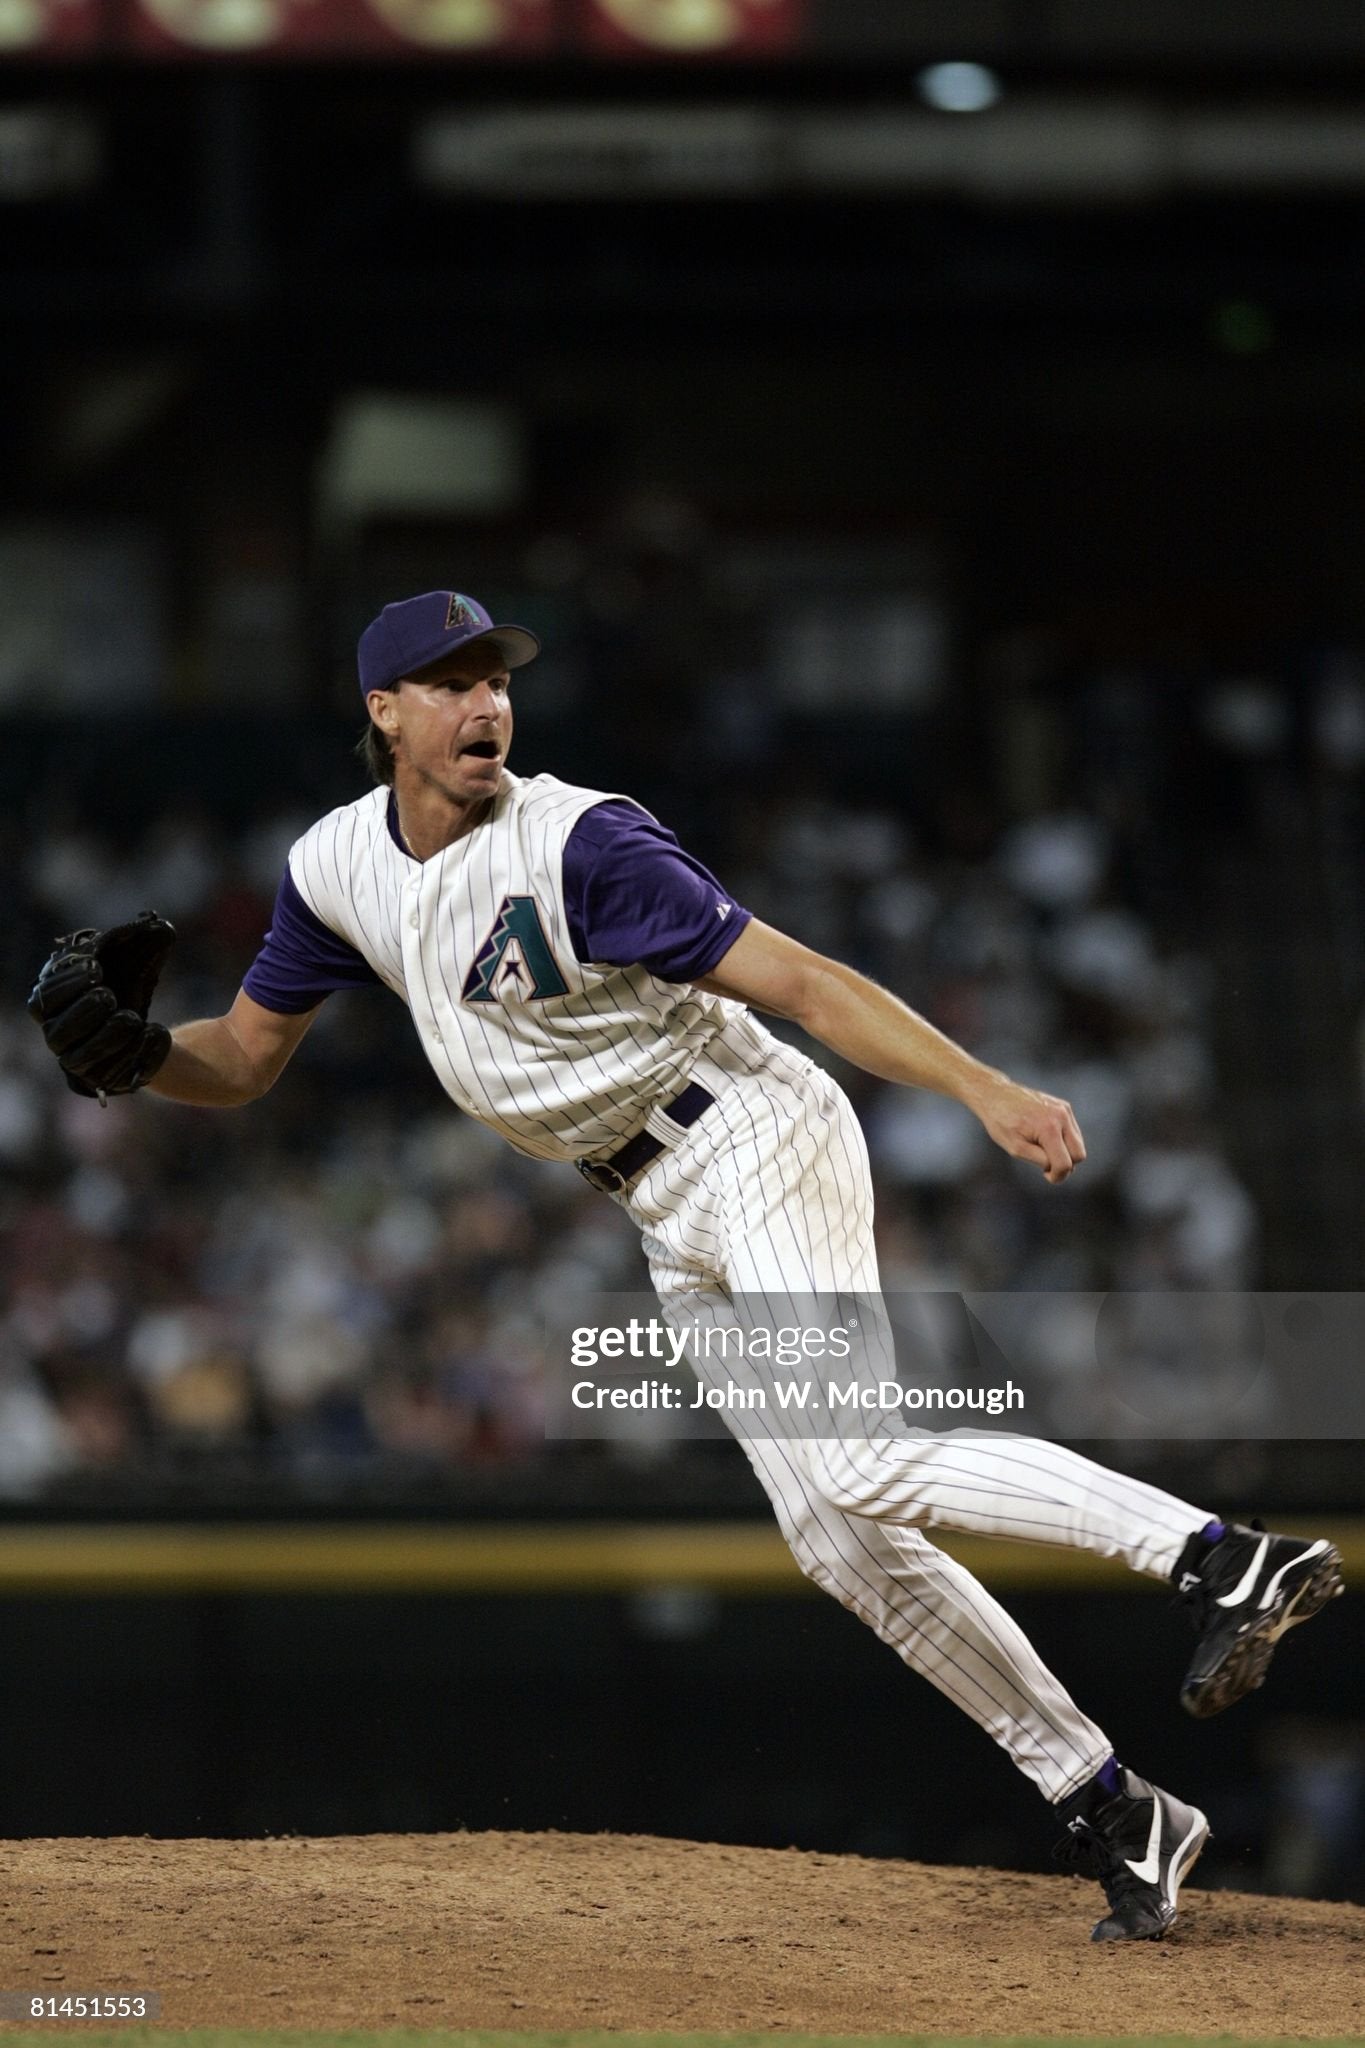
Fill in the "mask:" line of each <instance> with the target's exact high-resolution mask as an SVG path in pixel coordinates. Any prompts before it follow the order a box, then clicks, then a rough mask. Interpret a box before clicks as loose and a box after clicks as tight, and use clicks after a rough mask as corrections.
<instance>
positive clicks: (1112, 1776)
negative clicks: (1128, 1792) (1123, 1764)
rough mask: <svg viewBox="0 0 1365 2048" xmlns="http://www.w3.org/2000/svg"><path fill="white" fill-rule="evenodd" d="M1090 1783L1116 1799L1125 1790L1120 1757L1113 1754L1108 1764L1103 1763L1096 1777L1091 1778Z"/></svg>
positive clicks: (1097, 1789)
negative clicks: (1121, 1777) (1121, 1775)
mask: <svg viewBox="0 0 1365 2048" xmlns="http://www.w3.org/2000/svg"><path fill="white" fill-rule="evenodd" d="M1090 1784H1091V1786H1093V1788H1094V1789H1095V1791H1097V1792H1103V1793H1105V1795H1106V1796H1107V1797H1108V1798H1110V1799H1116V1798H1117V1797H1118V1795H1119V1793H1120V1792H1121V1791H1122V1790H1123V1785H1122V1783H1121V1781H1120V1779H1119V1760H1118V1758H1117V1757H1116V1756H1111V1757H1110V1759H1109V1761H1108V1763H1107V1764H1101V1765H1100V1767H1099V1769H1098V1770H1097V1771H1096V1773H1095V1775H1094V1777H1093V1778H1092V1779H1091V1780H1090Z"/></svg>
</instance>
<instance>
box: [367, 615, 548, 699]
mask: <svg viewBox="0 0 1365 2048" xmlns="http://www.w3.org/2000/svg"><path fill="white" fill-rule="evenodd" d="M474 640H487V641H489V642H490V643H491V644H492V645H493V646H494V647H496V649H497V651H498V653H499V654H500V655H501V656H502V658H503V660H504V661H505V662H506V663H507V666H508V667H509V668H521V667H522V666H523V665H524V664H525V663H526V662H528V661H534V660H535V658H536V656H537V655H538V654H539V652H540V642H539V640H537V638H536V636H535V634H534V633H528V632H527V630H526V628H525V626H499V625H496V624H495V623H494V621H493V617H492V614H491V613H490V612H488V611H486V610H485V608H484V606H483V605H481V604H480V603H479V600H478V599H477V598H476V597H464V596H462V595H461V593H460V592H459V591H458V590H428V591H426V592H425V593H424V594H423V595H422V596H421V597H405V598H404V599H403V600H402V601H401V603H399V604H386V605H385V607H384V609H383V611H382V612H381V613H380V614H379V617H378V618H377V619H371V621H370V623H369V625H368V626H367V627H366V628H365V630H364V632H363V633H362V634H361V636H360V649H359V655H360V694H361V696H362V697H368V696H369V694H370V691H371V690H389V689H392V688H393V685H394V684H395V683H396V682H397V681H398V679H399V677H400V676H410V675H412V674H413V673H414V671H415V670H417V669H419V668H425V667H426V666H427V663H428V662H431V661H439V660H440V659H441V657H442V655H446V654H453V653H454V652H455V650H456V648H457V647H468V646H469V644H470V642H471V641H474Z"/></svg>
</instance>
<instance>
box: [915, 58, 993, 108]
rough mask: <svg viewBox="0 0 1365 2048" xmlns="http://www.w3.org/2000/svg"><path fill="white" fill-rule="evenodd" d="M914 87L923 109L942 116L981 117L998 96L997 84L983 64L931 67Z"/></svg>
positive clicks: (920, 76) (920, 75)
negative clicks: (978, 115)
mask: <svg viewBox="0 0 1365 2048" xmlns="http://www.w3.org/2000/svg"><path fill="white" fill-rule="evenodd" d="M915 84H916V86H917V87H918V89H919V96H920V98H921V99H922V100H923V101H924V102H925V103H926V105H928V106H931V107H937V108H938V109H939V111H940V113H944V114H984V113H985V111H986V109H987V107H993V106H994V105H995V104H996V102H997V101H998V100H999V98H1000V95H1001V85H1000V80H999V79H998V78H997V77H996V75H995V73H994V72H993V71H988V70H987V68H986V66H985V65H984V64H930V65H928V66H927V67H926V69H925V70H923V71H921V72H920V74H919V77H918V78H917V79H916V80H915Z"/></svg>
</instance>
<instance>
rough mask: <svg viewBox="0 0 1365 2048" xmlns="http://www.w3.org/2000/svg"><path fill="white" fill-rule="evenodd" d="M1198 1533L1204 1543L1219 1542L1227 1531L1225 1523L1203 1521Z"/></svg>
mask: <svg viewBox="0 0 1365 2048" xmlns="http://www.w3.org/2000/svg"><path fill="white" fill-rule="evenodd" d="M1199 1533H1200V1535H1201V1536H1202V1537H1203V1539H1204V1541H1205V1542H1206V1543H1221V1542H1222V1540H1223V1538H1224V1537H1225V1536H1226V1535H1227V1533H1228V1529H1227V1523H1226V1522H1205V1524H1204V1526H1203V1528H1202V1529H1201V1530H1200V1531H1199Z"/></svg>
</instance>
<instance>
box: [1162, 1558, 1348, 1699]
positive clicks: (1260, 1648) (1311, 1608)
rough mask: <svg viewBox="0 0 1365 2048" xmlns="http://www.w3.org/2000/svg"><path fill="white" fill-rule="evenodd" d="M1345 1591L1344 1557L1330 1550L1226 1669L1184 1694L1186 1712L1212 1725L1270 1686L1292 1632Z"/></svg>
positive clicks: (1239, 1644) (1233, 1651)
mask: <svg viewBox="0 0 1365 2048" xmlns="http://www.w3.org/2000/svg"><path fill="white" fill-rule="evenodd" d="M1345 1590H1346V1584H1345V1581H1344V1579H1343V1578H1342V1575H1341V1553H1340V1551H1339V1550H1334V1549H1332V1548H1331V1547H1330V1546H1329V1547H1328V1549H1326V1550H1324V1551H1323V1553H1322V1555H1321V1557H1318V1558H1315V1559H1314V1560H1313V1569H1312V1571H1311V1572H1310V1573H1309V1575H1308V1577H1307V1578H1306V1579H1305V1580H1304V1582H1303V1584H1302V1585H1301V1586H1300V1587H1299V1589H1298V1591H1297V1592H1296V1593H1295V1594H1294V1595H1293V1596H1292V1598H1291V1599H1289V1600H1287V1601H1286V1602H1285V1603H1284V1605H1283V1606H1282V1607H1281V1608H1280V1609H1279V1610H1278V1612H1277V1611H1276V1610H1275V1609H1273V1608H1272V1610H1271V1611H1270V1613H1269V1614H1267V1615H1265V1616H1263V1618H1262V1619H1261V1620H1260V1621H1258V1622H1256V1623H1254V1624H1253V1626H1252V1627H1251V1628H1249V1629H1248V1630H1247V1632H1246V1634H1245V1635H1244V1636H1239V1637H1238V1638H1237V1640H1236V1641H1235V1642H1234V1643H1232V1644H1231V1645H1230V1646H1229V1648H1228V1651H1227V1654H1226V1655H1225V1657H1224V1658H1223V1661H1222V1662H1221V1664H1219V1665H1218V1666H1217V1667H1216V1669H1214V1670H1213V1671H1211V1672H1210V1673H1209V1676H1208V1677H1207V1678H1206V1679H1204V1680H1203V1681H1202V1683H1201V1684H1200V1685H1199V1686H1198V1688H1197V1689H1195V1690H1191V1691H1189V1692H1182V1693H1181V1695H1180V1702H1181V1705H1182V1706H1183V1707H1184V1709H1185V1712H1186V1713H1187V1714H1193V1716H1194V1718H1195V1719H1196V1720H1197V1721H1207V1720H1210V1719H1211V1718H1212V1716H1213V1715H1214V1714H1221V1713H1222V1712H1223V1709H1224V1708H1225V1707H1231V1706H1234V1705H1235V1704H1236V1702H1237V1701H1238V1700H1240V1699H1244V1698H1245V1696H1246V1695H1247V1693H1249V1692H1255V1691H1256V1689H1257V1687H1258V1686H1262V1685H1264V1684H1265V1680H1266V1673H1267V1672H1268V1671H1269V1669H1270V1660H1271V1658H1272V1657H1273V1656H1274V1654H1275V1645H1276V1643H1278V1641H1279V1640H1280V1637H1281V1636H1282V1635H1286V1634H1287V1633H1288V1631H1289V1630H1290V1629H1291V1628H1297V1627H1298V1626H1299V1624H1300V1623H1301V1622H1305V1621H1311V1620H1312V1619H1313V1616H1314V1615H1315V1614H1320V1613H1321V1611H1322V1609H1323V1608H1324V1607H1325V1606H1326V1605H1327V1603H1328V1601H1329V1600H1335V1599H1336V1597H1337V1594H1338V1593H1344V1592H1345Z"/></svg>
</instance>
